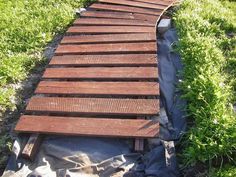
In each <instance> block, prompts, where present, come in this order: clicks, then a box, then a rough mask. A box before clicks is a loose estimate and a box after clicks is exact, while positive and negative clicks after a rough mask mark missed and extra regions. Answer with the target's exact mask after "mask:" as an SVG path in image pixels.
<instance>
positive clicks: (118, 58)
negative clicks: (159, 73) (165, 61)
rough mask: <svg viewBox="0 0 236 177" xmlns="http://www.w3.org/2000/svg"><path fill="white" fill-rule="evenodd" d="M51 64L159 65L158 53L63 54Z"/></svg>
mask: <svg viewBox="0 0 236 177" xmlns="http://www.w3.org/2000/svg"><path fill="white" fill-rule="evenodd" d="M49 65H50V66H154V67H155V66H157V56H156V54H116V55H114V54H110V55H62V56H54V57H53V58H52V59H51V61H50V63H49Z"/></svg>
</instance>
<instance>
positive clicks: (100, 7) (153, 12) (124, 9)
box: [89, 3, 161, 16]
mask: <svg viewBox="0 0 236 177" xmlns="http://www.w3.org/2000/svg"><path fill="white" fill-rule="evenodd" d="M89 8H90V9H94V10H108V11H118V12H132V13H140V14H148V15H157V16H159V15H161V11H156V10H153V9H145V8H140V7H129V6H124V5H114V4H99V3H94V4H92V5H91V6H89Z"/></svg>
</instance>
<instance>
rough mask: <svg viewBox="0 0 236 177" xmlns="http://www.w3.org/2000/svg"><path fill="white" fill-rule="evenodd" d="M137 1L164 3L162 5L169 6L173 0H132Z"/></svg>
mask: <svg viewBox="0 0 236 177" xmlns="http://www.w3.org/2000/svg"><path fill="white" fill-rule="evenodd" d="M134 1H137V2H145V3H150V4H159V5H164V6H169V5H171V4H172V3H173V1H165V0H134Z"/></svg>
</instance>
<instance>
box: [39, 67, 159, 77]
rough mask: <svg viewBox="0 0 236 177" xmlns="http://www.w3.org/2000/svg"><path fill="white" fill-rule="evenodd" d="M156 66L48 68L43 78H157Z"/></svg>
mask: <svg viewBox="0 0 236 177" xmlns="http://www.w3.org/2000/svg"><path fill="white" fill-rule="evenodd" d="M157 77H158V72H157V68H155V67H88V68H47V69H46V71H45V72H44V74H43V79H77V80H80V79H93V80H147V79H149V80H157Z"/></svg>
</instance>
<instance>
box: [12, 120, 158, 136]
mask: <svg viewBox="0 0 236 177" xmlns="http://www.w3.org/2000/svg"><path fill="white" fill-rule="evenodd" d="M15 131H17V132H23V133H42V134H58V135H76V136H96V137H122V138H136V137H142V138H155V137H158V135H159V123H158V122H157V121H152V120H135V119H109V118H99V119H98V118H83V117H54V116H22V117H21V118H20V120H19V123H18V124H17V126H16V128H15Z"/></svg>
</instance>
